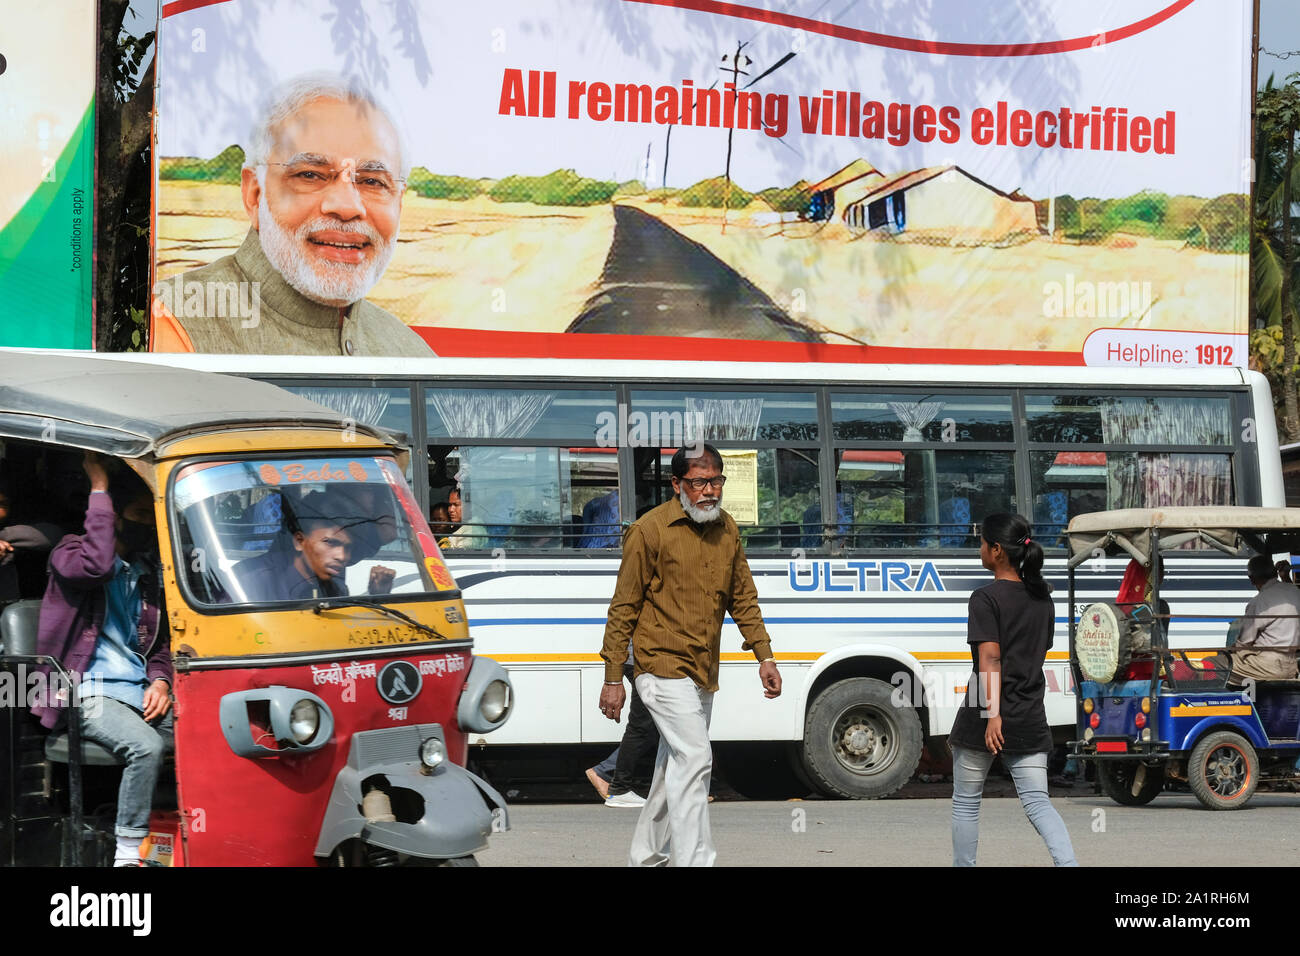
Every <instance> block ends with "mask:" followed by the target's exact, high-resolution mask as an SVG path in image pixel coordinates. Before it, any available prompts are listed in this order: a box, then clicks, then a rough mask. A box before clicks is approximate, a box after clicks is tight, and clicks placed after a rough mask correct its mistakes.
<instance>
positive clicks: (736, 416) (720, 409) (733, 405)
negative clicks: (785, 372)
mask: <svg viewBox="0 0 1300 956" xmlns="http://www.w3.org/2000/svg"><path fill="white" fill-rule="evenodd" d="M762 417H763V400H762V399H761V398H697V397H695V396H694V395H688V396H687V397H686V424H685V428H684V437H685V442H684V443H685V444H692V443H694V442H696V441H698V440H699V439H701V438H703V439H704V440H705V441H753V440H754V439H755V438H756V437H758V423H759V419H761V418H762ZM697 424H699V425H700V426H702V432H703V433H702V434H697V433H696V425H697Z"/></svg>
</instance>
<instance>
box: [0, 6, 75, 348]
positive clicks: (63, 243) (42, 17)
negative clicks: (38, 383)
mask: <svg viewBox="0 0 1300 956" xmlns="http://www.w3.org/2000/svg"><path fill="white" fill-rule="evenodd" d="M95 9H96V7H95V2H94V0H66V2H61V3H57V4H47V5H44V6H34V5H33V4H31V3H28V2H25V0H0V24H3V27H2V28H0V170H3V171H4V175H3V176H0V345H8V346H29V347H33V348H38V347H47V348H79V349H88V348H90V347H91V345H92V344H93V340H92V331H93V329H92V322H93V311H92V309H93V303H94V282H93V274H94V268H93V266H94V259H93V255H92V252H93V248H94V213H93V210H94V199H93V197H94V192H95V107H94V98H95V50H96V32H95V20H96V18H95Z"/></svg>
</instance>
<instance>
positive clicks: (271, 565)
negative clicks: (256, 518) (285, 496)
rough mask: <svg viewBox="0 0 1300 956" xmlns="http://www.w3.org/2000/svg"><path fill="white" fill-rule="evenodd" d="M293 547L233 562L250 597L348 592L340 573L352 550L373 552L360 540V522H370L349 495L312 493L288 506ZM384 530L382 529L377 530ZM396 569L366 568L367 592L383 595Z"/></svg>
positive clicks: (274, 598)
mask: <svg viewBox="0 0 1300 956" xmlns="http://www.w3.org/2000/svg"><path fill="white" fill-rule="evenodd" d="M285 507H286V510H290V511H291V512H292V513H291V515H290V526H291V527H292V528H293V531H292V547H291V548H278V547H275V546H273V547H272V548H271V550H269V551H267V552H266V553H265V554H262V555H259V556H258V557H256V558H249V559H248V560H246V561H241V562H239V563H238V564H237V565H235V569H234V570H235V573H236V575H238V577H239V579H240V581H241V582H242V583H243V585H244V589H245V592H246V593H247V595H248V599H249V600H250V601H252V602H255V603H264V602H273V601H307V600H312V599H315V598H330V597H344V596H346V595H347V594H348V588H347V583H346V581H345V579H344V573H345V572H346V570H347V568H348V567H349V566H350V565H352V564H353V563H355V560H357V558H356V555H355V554H354V552H357V553H369V554H373V553H374V552H375V551H376V550H378V544H377V542H374V541H370V542H367V541H364V540H362V541H360V542H358V540H357V539H358V533H357V532H358V529H359V527H360V526H361V525H362V524H372V523H374V522H373V520H372V519H370V518H366V517H364V516H360V515H358V508H357V503H356V502H355V501H353V500H352V499H350V498H348V497H347V496H344V495H341V494H337V493H331V492H327V491H313V492H312V493H311V494H309V495H307V497H305V498H304V499H303V500H302V501H301V502H299V503H298V504H297V505H295V506H292V507H290V505H289V504H288V503H287V502H286V504H285ZM381 530H382V529H381ZM395 576H396V572H395V571H393V570H392V569H391V568H386V567H383V566H380V565H376V566H375V567H373V568H371V569H370V583H369V587H368V588H367V590H366V593H367V594H387V593H388V592H389V591H391V590H392V587H393V578H394V577H395Z"/></svg>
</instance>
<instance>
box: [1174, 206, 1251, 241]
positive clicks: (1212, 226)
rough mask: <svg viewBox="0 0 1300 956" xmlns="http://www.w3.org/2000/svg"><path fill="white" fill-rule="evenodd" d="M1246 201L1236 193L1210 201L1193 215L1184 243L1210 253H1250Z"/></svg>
mask: <svg viewBox="0 0 1300 956" xmlns="http://www.w3.org/2000/svg"><path fill="white" fill-rule="evenodd" d="M1246 202H1247V198H1246V197H1245V196H1241V195H1238V194H1236V193H1229V194H1227V195H1225V196H1218V197H1216V198H1214V199H1211V200H1210V201H1209V202H1207V203H1206V204H1205V205H1204V206H1202V207H1201V211H1200V212H1198V213H1197V214H1196V220H1195V221H1194V222H1193V223H1192V228H1191V229H1190V230H1189V231H1188V234H1187V244H1188V245H1189V246H1193V247H1195V248H1197V249H1208V250H1209V251H1210V252H1236V253H1242V252H1249V251H1250V216H1249V213H1248V210H1247V208H1246Z"/></svg>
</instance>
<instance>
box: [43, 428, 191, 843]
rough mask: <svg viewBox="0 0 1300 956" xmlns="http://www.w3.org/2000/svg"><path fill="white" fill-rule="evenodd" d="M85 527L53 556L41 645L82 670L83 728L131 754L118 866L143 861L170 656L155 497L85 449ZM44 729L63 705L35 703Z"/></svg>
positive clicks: (167, 701)
mask: <svg viewBox="0 0 1300 956" xmlns="http://www.w3.org/2000/svg"><path fill="white" fill-rule="evenodd" d="M84 467H85V471H86V474H87V476H89V478H90V499H89V501H88V503H87V505H86V533H85V534H70V535H68V536H66V537H65V538H64V539H63V540H62V541H60V542H59V544H58V546H57V547H55V549H54V550H53V552H51V554H50V582H49V586H48V588H47V589H46V591H45V599H44V600H43V601H42V603H41V614H40V624H39V632H38V636H37V653H39V654H48V655H50V656H51V657H55V658H57V659H58V660H59V661H61V662H62V664H63V666H64V667H66V668H67V669H68V670H70V671H72V672H73V673H74V674H77V675H79V676H80V678H81V680H80V682H79V684H78V691H77V692H78V693H79V695H80V697H79V699H80V702H81V711H80V713H81V719H82V731H81V732H82V734H83V735H84V737H85V739H87V740H92V741H94V742H95V743H97V744H100V745H101V746H103V747H104V748H105V749H107V750H110V751H112V752H113V753H114V754H116V755H118V756H119V757H122V758H124V759H125V760H126V769H125V770H124V771H123V773H122V783H121V785H120V787H119V788H118V794H117V824H116V828H115V832H116V836H117V849H116V851H115V853H114V857H113V863H114V865H115V866H139V865H141V864H140V844H141V842H142V841H143V839H144V838H145V837H146V836H148V835H149V812H150V810H151V809H152V802H153V791H154V785H155V784H156V782H157V780H158V772H159V770H160V769H161V767H162V762H163V752H164V750H165V748H166V746H167V745H168V744H169V743H170V739H171V716H170V714H169V711H170V710H171V680H172V658H171V648H170V645H169V643H168V635H167V627H166V624H165V623H163V625H162V626H161V627H160V626H159V622H160V621H162V622H165V619H166V615H165V614H164V612H163V610H162V589H161V586H160V583H159V582H160V575H159V570H158V532H157V530H156V529H155V527H154V511H153V495H152V493H151V492H150V491H149V489H148V488H147V487H146V486H145V484H144V483H143V482H142V481H140V479H139V478H137V477H136V476H135V475H134V474H132V473H131V472H129V471H127V470H125V469H123V470H122V471H120V472H117V473H115V474H114V475H113V476H112V478H111V479H110V478H109V475H108V471H107V470H106V469H105V467H104V465H103V463H102V462H101V460H100V458H99V456H98V455H96V454H95V453H94V452H87V453H86V457H85V465H84ZM32 712H33V713H34V714H35V715H36V716H37V717H39V718H40V721H41V724H42V725H43V726H45V727H50V728H52V727H54V725H55V723H56V722H58V721H59V720H60V718H61V716H62V709H61V707H60V706H58V705H57V704H56V702H55V701H53V700H47V701H43V702H41V703H39V704H37V706H35V707H33V708H32Z"/></svg>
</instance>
